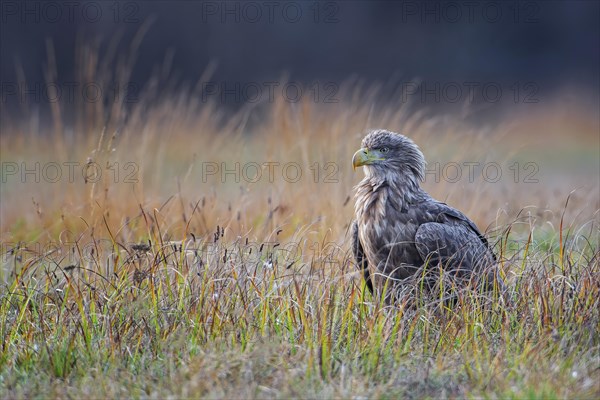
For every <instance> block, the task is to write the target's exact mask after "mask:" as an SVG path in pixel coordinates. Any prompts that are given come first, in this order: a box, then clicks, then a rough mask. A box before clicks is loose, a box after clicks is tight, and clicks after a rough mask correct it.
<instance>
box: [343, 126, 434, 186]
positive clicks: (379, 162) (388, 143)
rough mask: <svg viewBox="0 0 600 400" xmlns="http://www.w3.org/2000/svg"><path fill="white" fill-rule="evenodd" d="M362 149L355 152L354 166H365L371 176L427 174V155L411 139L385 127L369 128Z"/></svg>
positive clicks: (417, 176)
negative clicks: (369, 130) (371, 129)
mask: <svg viewBox="0 0 600 400" xmlns="http://www.w3.org/2000/svg"><path fill="white" fill-rule="evenodd" d="M361 146H362V147H361V149H359V150H358V151H357V152H356V153H354V157H352V166H353V168H354V169H356V167H362V166H364V167H365V173H366V175H367V176H379V175H381V176H390V174H393V175H397V176H398V175H399V176H405V177H407V176H408V177H411V178H416V179H415V180H417V181H422V180H423V179H424V178H425V157H424V156H423V153H422V152H421V150H420V149H419V146H417V145H416V144H415V142H413V141H412V140H411V139H409V138H407V137H406V136H404V135H401V134H399V133H395V132H390V131H387V130H385V129H377V130H373V131H371V132H369V133H368V134H367V136H365V138H364V139H363V140H362V143H361Z"/></svg>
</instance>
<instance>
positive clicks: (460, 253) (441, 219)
mask: <svg viewBox="0 0 600 400" xmlns="http://www.w3.org/2000/svg"><path fill="white" fill-rule="evenodd" d="M427 208H428V211H429V212H430V213H433V214H435V215H437V217H436V220H435V221H434V222H426V223H423V224H421V225H420V226H419V228H418V229H417V233H416V235H415V245H416V248H417V251H418V252H419V255H420V256H421V258H422V260H423V263H426V264H427V265H429V266H431V267H437V266H438V265H439V266H441V267H442V268H443V269H444V271H446V272H449V273H451V274H452V275H454V276H456V277H459V278H466V279H468V278H470V277H471V276H472V274H473V273H475V275H474V276H479V275H480V274H481V273H482V272H484V278H486V279H487V283H486V284H492V283H493V279H494V278H495V276H494V275H495V274H494V268H493V267H495V264H496V256H495V255H494V253H493V252H492V250H491V249H490V247H489V244H488V242H487V240H486V239H485V237H484V236H483V235H482V234H481V232H479V230H478V229H477V226H476V225H475V224H474V223H473V222H472V221H471V220H470V219H469V218H467V217H466V216H465V215H464V214H462V213H461V212H460V211H458V210H455V209H453V208H452V207H449V206H448V205H446V204H444V203H440V202H436V201H431V202H428V204H427ZM485 272H487V274H485ZM500 284H501V285H502V283H501V282H500Z"/></svg>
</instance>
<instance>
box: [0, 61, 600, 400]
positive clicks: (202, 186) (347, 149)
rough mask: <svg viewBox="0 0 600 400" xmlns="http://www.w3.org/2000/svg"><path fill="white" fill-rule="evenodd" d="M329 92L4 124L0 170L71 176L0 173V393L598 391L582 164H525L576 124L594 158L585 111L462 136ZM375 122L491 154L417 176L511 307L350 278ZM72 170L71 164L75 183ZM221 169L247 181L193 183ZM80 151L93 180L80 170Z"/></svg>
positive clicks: (440, 124) (462, 130) (453, 147)
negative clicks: (371, 288) (461, 223)
mask: <svg viewBox="0 0 600 400" xmlns="http://www.w3.org/2000/svg"><path fill="white" fill-rule="evenodd" d="M82 70H85V71H87V70H88V69H85V68H84V69H82ZM98 76H100V77H101V76H102V73H101V71H99V72H98ZM181 93H183V94H181ZM339 97H340V98H341V99H342V101H340V102H339V103H335V104H315V103H311V102H310V101H303V102H300V103H287V102H285V101H283V100H279V99H278V100H276V101H275V102H274V103H266V104H261V105H259V106H257V107H255V108H242V110H240V111H239V112H237V113H235V114H233V115H232V114H225V113H220V112H219V106H218V104H214V103H210V102H209V103H202V102H199V101H198V100H197V99H198V98H197V97H195V95H194V93H187V94H186V93H185V92H184V91H181V92H178V91H176V90H174V91H173V92H172V93H171V92H169V93H166V94H165V95H164V96H157V95H153V94H152V93H147V94H146V95H145V96H144V97H141V98H140V101H139V102H138V103H135V104H133V105H131V106H129V107H125V106H124V105H117V106H114V110H113V112H112V113H110V117H108V118H106V117H104V116H106V115H107V113H106V110H105V109H104V108H102V107H103V106H102V105H97V107H96V106H94V107H91V106H89V105H88V107H80V108H79V114H75V117H76V118H75V120H76V122H75V123H74V124H72V125H70V124H69V123H68V122H67V121H64V120H62V119H61V118H63V117H64V115H67V113H66V112H63V111H61V110H60V106H61V105H60V104H59V105H55V107H58V108H59V109H58V111H56V112H55V114H54V119H53V121H54V123H53V125H52V127H51V128H44V127H43V126H37V125H35V124H34V123H33V121H34V118H31V119H23V120H19V121H14V120H13V121H7V120H3V122H2V123H3V124H4V126H3V134H2V136H1V137H0V144H1V146H0V155H1V158H2V162H3V163H17V165H18V166H19V167H21V163H22V162H25V163H27V166H28V167H29V168H31V165H32V163H35V162H40V163H41V166H42V167H40V170H42V169H43V166H45V165H48V163H50V162H55V163H58V164H59V165H61V166H63V176H62V177H61V179H58V180H57V181H56V182H49V181H48V179H44V176H43V175H42V174H41V173H40V176H41V178H42V179H41V180H40V182H35V179H34V178H35V176H26V177H25V178H26V179H23V177H22V176H20V175H17V176H16V177H15V176H13V175H10V176H4V175H3V177H4V178H6V179H3V181H2V182H1V183H0V185H1V186H0V188H1V193H2V206H1V214H0V215H1V220H0V223H1V231H0V235H1V236H0V239H1V244H2V252H1V255H2V265H1V267H0V338H1V342H0V346H1V355H0V393H1V397H3V398H49V397H94V398H105V397H112V398H115V397H160V398H162V397H167V396H170V397H206V398H230V397H234V398H256V397H258V398H263V397H265V398H266V397H269V398H270V397H277V398H287V397H309V398H313V397H326V398H330V397H344V398H348V397H352V398H363V397H373V398H440V397H453V398H457V397H459V398H463V397H485V398H597V397H599V396H600V387H599V384H598V382H600V364H599V355H598V354H599V350H600V335H599V333H598V332H599V328H600V311H599V310H600V304H599V303H600V266H599V258H598V257H599V251H600V249H599V245H598V241H599V229H598V228H599V225H598V210H599V209H600V204H599V202H600V199H599V198H598V181H597V170H595V169H594V167H595V166H594V165H591V167H590V168H589V169H584V171H583V173H582V170H581V167H578V169H577V172H576V173H574V172H571V171H569V170H566V169H562V168H561V170H560V171H554V170H552V169H551V167H550V166H548V168H546V167H547V164H545V162H546V160H544V158H543V157H541V158H534V159H532V158H531V157H532V156H531V154H544V149H545V148H546V147H547V148H559V147H560V144H561V143H563V142H566V141H567V139H566V138H565V136H564V132H565V131H566V130H567V129H569V127H570V126H577V127H578V128H577V130H576V131H573V132H572V135H571V136H570V138H573V137H574V138H577V140H576V141H575V142H573V141H570V142H569V143H570V145H571V146H575V147H576V146H577V143H580V148H581V149H582V151H583V152H586V151H587V153H586V154H589V150H586V149H589V148H591V147H590V146H594V145H595V144H596V143H597V140H598V139H597V135H596V134H595V133H594V132H597V126H596V125H595V124H596V122H594V121H591V122H590V120H589V118H588V117H586V115H585V114H584V113H581V112H580V113H577V109H575V110H573V112H572V113H569V114H568V115H567V116H565V115H563V114H561V115H557V114H556V113H554V112H553V111H552V107H551V106H548V107H547V108H548V109H542V110H541V111H540V112H539V113H538V114H534V115H528V116H520V117H515V119H513V120H511V121H510V122H507V123H506V124H501V125H500V126H496V127H481V126H478V127H473V126H469V125H467V124H465V123H463V122H461V119H460V118H450V117H439V118H433V117H431V116H427V114H426V113H420V114H419V113H417V114H412V113H410V114H409V113H407V112H406V111H405V108H403V107H398V104H387V105H380V104H378V102H377V100H378V98H377V93H376V92H374V91H371V90H370V89H369V90H361V89H360V86H357V85H355V84H350V83H349V84H347V85H343V87H342V88H341V91H340V94H339ZM69 115H71V114H69ZM64 118H66V117H64ZM574 121H576V122H577V123H576V124H575V123H574ZM65 126H72V127H73V128H71V129H73V131H69V128H64V127H65ZM374 127H387V128H389V129H392V130H397V131H401V132H404V133H406V134H409V135H410V136H411V137H413V138H414V139H415V141H416V142H417V143H418V144H420V145H421V147H422V148H423V150H424V152H425V155H426V157H427V158H428V159H429V161H430V163H432V162H434V161H435V160H438V161H448V160H451V161H456V162H459V163H461V162H474V161H477V162H482V163H485V162H490V161H494V162H498V163H499V164H500V165H501V166H502V168H503V172H504V173H505V175H503V176H504V178H503V179H501V180H499V181H498V182H494V183H491V182H487V181H485V180H482V179H481V178H480V177H479V178H477V179H474V181H473V182H469V181H468V180H466V179H462V180H460V181H459V182H457V183H450V182H448V181H447V180H444V179H439V180H438V182H436V181H435V179H428V180H427V182H426V183H425V187H426V189H427V190H428V191H429V192H430V193H431V194H432V195H434V196H435V197H437V198H439V199H441V200H446V201H447V202H448V203H450V204H452V205H455V206H456V207H458V208H460V209H461V210H463V211H464V212H465V213H467V214H468V215H469V216H470V217H471V218H473V219H474V220H475V222H476V223H477V224H478V225H479V226H480V227H481V228H482V229H486V228H487V229H486V230H487V232H488V236H489V237H490V238H491V242H492V243H494V248H495V251H496V253H497V254H498V255H499V259H500V260H501V268H502V273H503V275H504V277H505V278H506V282H507V285H508V288H509V289H508V297H509V298H510V301H504V300H503V299H499V298H498V296H497V294H489V295H474V294H471V295H465V296H463V297H461V298H460V300H459V302H458V304H457V305H456V306H455V307H453V308H450V309H449V308H440V307H438V306H435V305H433V304H428V303H427V301H425V300H424V301H423V302H421V303H420V304H421V305H420V306H419V307H406V306H405V305H404V304H398V305H397V306H394V307H389V306H384V305H383V304H382V303H381V302H380V301H378V299H374V298H372V297H371V296H370V295H369V293H368V291H366V290H365V287H364V282H363V281H361V279H360V275H359V274H358V273H357V272H356V269H355V265H354V261H353V259H352V257H351V252H350V247H349V243H348V242H349V237H348V234H347V229H348V224H349V222H350V221H351V219H352V215H353V211H352V205H353V199H352V193H353V192H352V186H353V185H354V184H355V183H356V182H358V180H359V179H360V178H361V175H358V174H354V173H353V172H352V170H351V168H350V159H351V156H352V154H353V152H354V150H355V149H356V148H357V147H358V145H359V141H360V138H361V136H362V134H363V133H364V131H365V130H366V129H367V128H374ZM523 131H527V132H529V133H531V132H534V133H533V134H530V135H529V136H528V138H527V139H523V136H521V134H522V133H523ZM536 132H537V133H539V134H538V135H536V134H535V133H536ZM569 140H570V139H569ZM544 146H546V147H544ZM596 148H597V146H596ZM548 151H550V150H548ZM574 152H575V154H577V152H576V151H574ZM515 159H517V160H525V161H528V160H529V161H534V162H536V163H538V166H539V171H540V176H539V182H538V183H537V184H527V183H524V182H522V181H518V182H515V181H514V179H513V177H512V176H511V175H509V174H510V172H508V167H509V166H510V165H512V162H513V160H515ZM550 161H551V162H554V161H553V160H550ZM65 162H76V163H79V164H78V166H77V170H76V171H77V174H75V176H74V179H73V181H70V180H69V179H68V176H67V171H68V170H67V168H66V167H64V163H65ZM236 162H239V163H240V172H239V173H238V174H237V175H239V176H236V174H235V173H229V174H224V175H223V173H222V169H221V171H219V172H218V173H216V174H208V173H207V172H210V170H207V168H209V167H213V166H214V165H215V164H213V163H216V165H218V166H219V168H221V167H222V164H221V163H225V167H227V168H228V169H229V170H232V169H235V163H236ZM267 162H271V163H280V164H279V165H275V164H270V165H271V167H272V168H273V178H272V179H269V175H268V174H269V168H271V167H269V165H266V166H265V164H264V163H267ZM290 162H294V163H296V164H297V165H296V167H299V169H300V170H301V172H302V176H301V177H300V178H298V179H297V180H296V176H295V175H292V171H291V170H289V171H287V172H289V175H286V174H285V173H284V171H283V167H284V165H285V164H286V163H290ZM593 162H594V160H592V161H591V163H592V164H593ZM92 163H97V164H92ZM128 163H132V164H128ZM248 163H256V164H258V165H260V166H261V168H263V169H262V179H259V180H257V181H256V182H250V181H251V180H252V179H248V176H255V175H254V174H253V171H254V170H252V171H251V170H250V169H248V170H247V171H246V172H247V173H248V174H250V173H251V172H252V175H248V176H243V175H242V169H243V168H244V166H247V165H249V164H248ZM328 163H332V164H328ZM91 165H94V166H96V167H98V168H100V171H101V176H99V177H98V176H91V175H88V176H87V177H88V178H90V177H91V178H93V179H88V180H87V181H86V179H84V177H83V176H82V175H79V171H83V172H89V168H91V167H90V166H91ZM253 165H254V164H253ZM311 167H313V168H312V169H311ZM316 171H318V172H319V174H318V176H317V175H316ZM3 172H5V171H3ZM586 174H589V175H586ZM328 176H329V178H330V179H326V178H327V177H328ZM128 177H129V179H128ZM237 177H239V178H240V179H236V178H237ZM433 178H435V177H433Z"/></svg>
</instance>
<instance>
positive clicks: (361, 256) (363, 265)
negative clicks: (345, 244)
mask: <svg viewBox="0 0 600 400" xmlns="http://www.w3.org/2000/svg"><path fill="white" fill-rule="evenodd" d="M352 252H353V253H354V258H355V259H356V265H357V266H358V268H359V269H362V271H363V276H364V278H365V282H366V283H367V288H369V291H370V292H371V294H372V293H373V282H372V281H371V275H370V274H369V266H368V263H367V257H366V256H365V252H364V250H363V247H362V244H361V243H360V238H359V237H358V223H357V222H356V221H353V222H352Z"/></svg>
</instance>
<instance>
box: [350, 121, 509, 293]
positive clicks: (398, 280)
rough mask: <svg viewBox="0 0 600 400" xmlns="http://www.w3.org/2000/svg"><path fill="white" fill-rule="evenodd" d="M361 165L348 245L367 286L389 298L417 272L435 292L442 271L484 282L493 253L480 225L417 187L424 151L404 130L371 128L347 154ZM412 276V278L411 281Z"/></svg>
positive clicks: (454, 278) (455, 280)
mask: <svg viewBox="0 0 600 400" xmlns="http://www.w3.org/2000/svg"><path fill="white" fill-rule="evenodd" d="M352 165H353V168H354V169H356V167H364V172H365V177H364V179H363V180H362V181H361V182H360V183H359V184H358V185H357V186H356V187H355V190H356V195H355V198H356V204H355V211H354V212H355V220H354V221H353V223H352V228H351V229H352V237H353V246H352V248H353V252H354V257H355V258H356V261H357V264H358V267H359V268H361V269H362V270H363V273H364V277H365V281H366V285H367V287H368V288H369V290H370V291H371V293H374V291H375V293H376V294H379V295H381V294H382V293H383V292H384V289H385V300H386V302H388V303H389V302H390V301H392V300H393V299H394V298H397V297H398V296H397V295H396V297H394V294H397V293H399V292H401V289H402V287H403V286H404V285H406V284H407V283H408V282H412V283H415V282H419V281H415V280H414V278H417V279H422V280H421V281H420V282H424V283H425V286H424V287H426V288H427V289H429V290H430V291H432V290H433V289H434V288H435V289H438V288H439V287H440V286H439V285H440V282H442V281H441V279H440V278H441V277H442V276H443V277H445V278H450V281H449V282H450V283H447V284H446V289H447V288H448V287H454V288H460V287H466V286H467V285H468V284H474V285H476V286H477V285H479V286H480V287H484V288H485V289H489V288H491V287H493V286H492V285H493V284H494V282H497V284H498V285H500V286H502V287H503V283H502V281H501V280H500V278H499V277H497V276H496V272H495V271H496V256H495V255H494V253H493V251H492V250H491V249H490V247H489V245H488V242H487V240H486V239H485V237H484V236H483V235H482V234H481V232H480V231H479V230H478V229H477V226H475V224H474V223H473V222H472V221H471V220H470V219H469V218H467V217H466V216H465V215H464V214H463V213H461V212H460V211H458V210H456V209H454V208H452V207H450V206H448V205H446V204H445V203H442V202H439V201H436V200H435V199H433V198H432V197H431V196H430V195H429V194H428V193H427V192H425V191H424V190H423V189H421V187H420V185H419V184H420V182H421V181H423V179H424V178H425V158H424V156H423V153H422V152H421V150H420V149H419V147H418V146H417V145H416V144H415V143H414V142H413V141H412V140H411V139H409V138H407V137H406V136H404V135H401V134H398V133H394V132H390V131H387V130H374V131H371V132H370V133H368V134H367V136H365V138H364V139H363V141H362V148H361V149H360V150H358V151H357V152H356V153H355V154H354V157H353V158H352ZM411 279H413V280H412V281H411Z"/></svg>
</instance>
